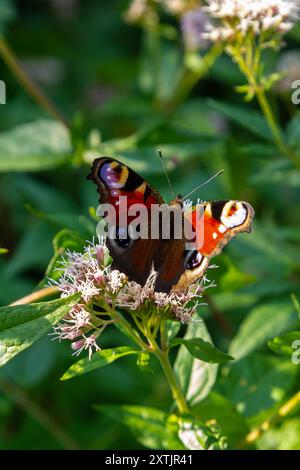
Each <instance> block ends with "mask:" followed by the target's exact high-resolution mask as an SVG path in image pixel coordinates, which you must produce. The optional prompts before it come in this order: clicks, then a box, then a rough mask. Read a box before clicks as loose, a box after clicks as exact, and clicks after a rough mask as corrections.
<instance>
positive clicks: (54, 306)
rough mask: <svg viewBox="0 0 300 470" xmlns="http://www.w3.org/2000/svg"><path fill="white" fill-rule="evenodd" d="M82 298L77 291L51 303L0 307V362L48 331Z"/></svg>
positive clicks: (14, 354)
mask: <svg viewBox="0 0 300 470" xmlns="http://www.w3.org/2000/svg"><path fill="white" fill-rule="evenodd" d="M79 298H80V295H79V294H75V295H72V296H70V297H66V298H62V299H59V300H53V301H51V302H39V303H36V304H29V305H16V306H11V307H0V365H3V364H6V363H7V362H8V361H10V360H11V359H12V358H13V357H14V356H16V355H17V354H19V353H20V352H21V351H23V350H24V349H26V348H28V347H29V346H31V345H32V344H33V343H35V342H36V341H37V340H38V339H39V338H41V337H42V336H43V335H44V334H46V333H47V331H49V330H50V328H51V327H52V326H53V325H55V323H57V322H58V321H59V320H60V319H61V318H63V317H64V316H65V315H66V314H67V313H68V311H69V310H70V308H71V307H72V306H73V305H75V304H76V303H77V302H78V300H79Z"/></svg>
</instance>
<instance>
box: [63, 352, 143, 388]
mask: <svg viewBox="0 0 300 470" xmlns="http://www.w3.org/2000/svg"><path fill="white" fill-rule="evenodd" d="M138 352H139V351H138V350H137V349H134V348H131V347H129V346H120V347H118V348H112V349H102V350H101V351H96V352H95V353H94V354H93V355H92V357H91V359H89V358H88V357H85V358H83V359H80V360H79V361H77V362H75V364H72V365H71V367H69V369H67V371H66V372H65V373H64V375H63V376H62V377H61V378H60V380H69V379H72V378H73V377H78V376H79V375H83V374H86V373H87V372H91V371H92V370H95V369H99V368H100V367H104V366H107V365H108V364H111V363H112V362H114V361H116V360H117V359H120V357H124V356H128V355H130V354H138Z"/></svg>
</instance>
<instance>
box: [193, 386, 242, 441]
mask: <svg viewBox="0 0 300 470" xmlns="http://www.w3.org/2000/svg"><path fill="white" fill-rule="evenodd" d="M192 413H193V415H194V416H199V418H200V419H201V420H202V421H205V422H206V421H209V420H213V419H214V420H217V423H218V424H219V426H220V427H221V429H222V433H223V434H224V435H225V436H226V437H227V439H228V446H229V448H231V449H233V448H234V447H235V446H236V445H237V444H238V443H239V442H241V441H242V440H243V438H244V437H245V436H246V435H247V434H248V432H249V427H248V425H247V422H246V419H245V418H244V417H243V416H242V415H241V414H240V413H239V412H238V411H237V410H236V409H235V407H234V405H233V404H232V403H230V401H228V400H227V399H226V398H225V397H223V396H222V395H220V394H219V393H216V392H211V393H210V394H209V395H208V396H207V397H206V398H205V399H204V400H203V401H202V402H201V403H197V405H195V406H193V407H192Z"/></svg>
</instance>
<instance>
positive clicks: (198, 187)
mask: <svg viewBox="0 0 300 470" xmlns="http://www.w3.org/2000/svg"><path fill="white" fill-rule="evenodd" d="M221 173H224V170H220V171H218V173H216V174H215V175H213V176H211V178H209V179H208V180H206V181H204V183H202V184H200V185H199V186H197V188H195V189H193V191H191V192H190V193H189V194H187V195H186V196H184V198H183V199H182V200H183V201H185V199H187V198H188V197H189V196H191V195H192V194H193V193H194V192H195V191H198V189H200V188H202V187H203V186H206V185H207V184H208V183H210V182H211V181H212V180H214V179H215V178H217V176H219V175H221Z"/></svg>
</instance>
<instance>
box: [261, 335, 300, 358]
mask: <svg viewBox="0 0 300 470" xmlns="http://www.w3.org/2000/svg"><path fill="white" fill-rule="evenodd" d="M294 341H298V342H299V343H298V344H299V346H300V331H289V332H288V333H285V334H284V335H282V336H277V337H276V338H273V339H271V340H270V341H268V346H269V348H270V349H272V351H274V352H275V353H279V354H285V355H288V356H290V357H291V356H292V354H293V352H294V351H295V348H293V343H294Z"/></svg>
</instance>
